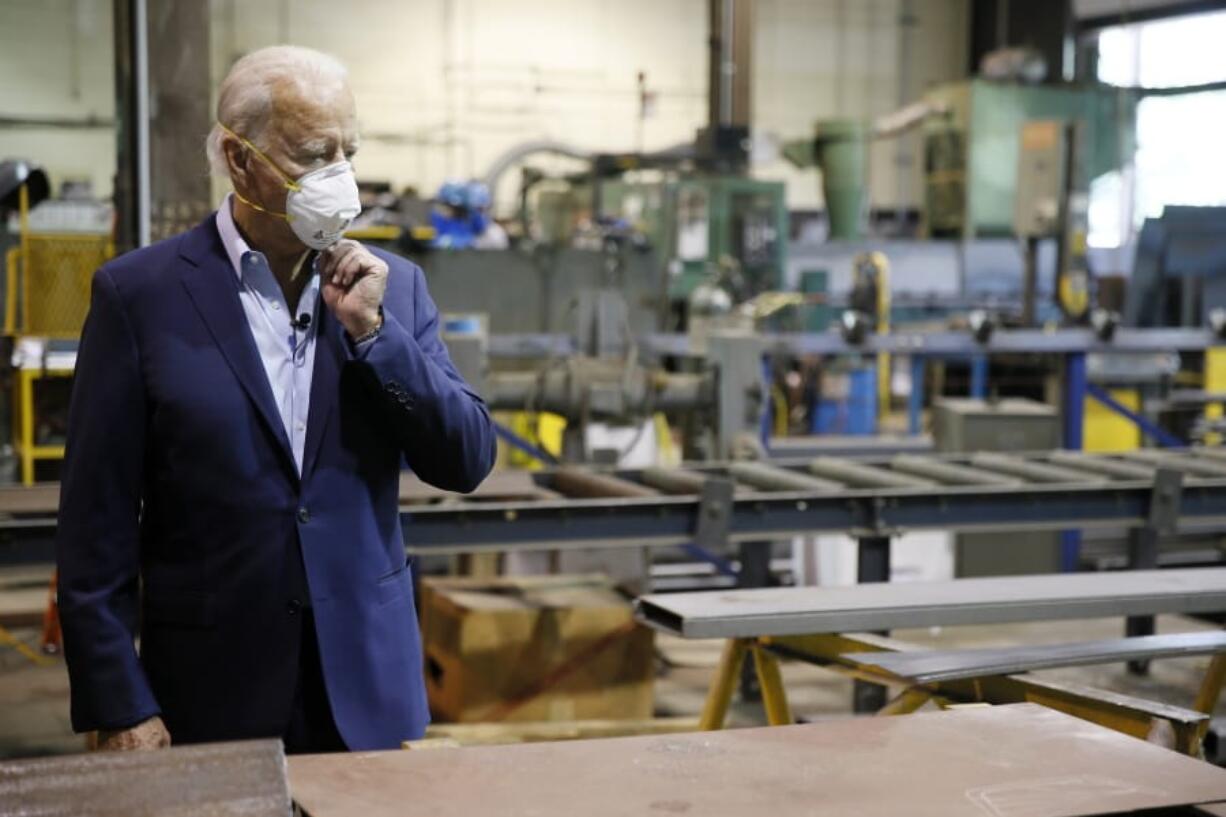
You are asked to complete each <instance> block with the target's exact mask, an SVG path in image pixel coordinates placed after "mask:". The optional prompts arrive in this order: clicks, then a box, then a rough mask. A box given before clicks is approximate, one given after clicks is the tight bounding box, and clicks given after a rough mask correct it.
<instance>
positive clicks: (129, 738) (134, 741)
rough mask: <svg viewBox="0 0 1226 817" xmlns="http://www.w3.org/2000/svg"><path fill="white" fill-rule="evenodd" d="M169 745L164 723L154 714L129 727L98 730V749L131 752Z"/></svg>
mask: <svg viewBox="0 0 1226 817" xmlns="http://www.w3.org/2000/svg"><path fill="white" fill-rule="evenodd" d="M168 746H170V733H169V732H167V731H166V724H164V723H162V719H161V718H159V717H157V716H156V715H155V716H154V717H152V718H150V719H149V720H147V721H144V722H143V723H138V724H137V725H136V726H133V727H132V728H130V729H120V730H118V731H114V732H112V731H107V730H103V731H100V732H98V747H97V748H98V751H100V752H131V751H139V750H149V749H165V748H166V747H168Z"/></svg>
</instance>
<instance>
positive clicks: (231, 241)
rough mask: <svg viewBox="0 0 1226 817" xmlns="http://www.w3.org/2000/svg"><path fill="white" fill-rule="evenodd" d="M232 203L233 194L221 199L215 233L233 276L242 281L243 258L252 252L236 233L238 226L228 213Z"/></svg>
mask: <svg viewBox="0 0 1226 817" xmlns="http://www.w3.org/2000/svg"><path fill="white" fill-rule="evenodd" d="M233 201H234V194H233V193H227V194H226V197H225V198H224V199H222V202H221V206H220V207H218V208H217V232H218V233H219V234H220V235H221V244H222V246H223V247H225V248H226V256H227V257H228V258H229V259H230V266H231V267H233V268H234V274H235V275H237V276H238V280H239V281H242V280H243V256H245V255H246V254H247V253H249V252H252V249H251V246H250V245H249V244H247V240H246V239H245V238H243V235H242V233H240V232H239V231H238V225H236V224H235V223H234V214H233V213H231V212H230V207H231V205H232V204H233Z"/></svg>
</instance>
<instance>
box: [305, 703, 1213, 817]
mask: <svg viewBox="0 0 1226 817" xmlns="http://www.w3.org/2000/svg"><path fill="white" fill-rule="evenodd" d="M289 774H290V786H291V789H292V791H293V795H294V799H295V801H296V802H297V803H298V804H299V805H300V806H301V807H302V808H303V810H304V811H306V812H307V813H308V814H310V815H311V817H339V815H346V817H348V815H353V814H359V815H362V817H392V816H393V815H395V817H400V815H403V814H408V813H415V814H417V813H419V814H429V815H432V817H458V816H459V815H464V817H482V816H483V815H497V817H528V815H532V817H571V816H572V815H575V814H583V815H586V817H613V815H617V816H618V817H621V816H622V815H627V814H644V815H646V814H661V815H669V814H687V815H703V817H743V815H746V814H761V813H768V814H770V815H772V817H801V816H802V815H803V816H804V817H845V816H846V815H852V814H854V815H856V816H857V817H897V816H898V815H901V814H905V815H908V817H985V815H997V817H1084V816H1085V815H1093V814H1111V813H1120V812H1130V811H1133V810H1139V809H1147V808H1159V807H1167V806H1177V805H1183V804H1190V803H1203V802H1212V801H1217V800H1222V799H1224V798H1226V771H1223V770H1221V769H1218V768H1215V767H1213V766H1211V765H1209V764H1207V763H1203V762H1200V761H1197V760H1193V759H1191V758H1188V757H1184V756H1181V755H1178V754H1176V753H1175V752H1171V751H1168V750H1166V749H1163V748H1161V747H1158V746H1154V745H1152V744H1149V743H1146V742H1144V741H1140V740H1136V739H1134V738H1131V737H1127V736H1125V735H1120V734H1117V733H1114V732H1111V731H1109V730H1106V729H1104V728H1102V727H1100V726H1095V725H1094V724H1091V723H1087V722H1085V721H1082V720H1078V719H1076V718H1072V717H1070V716H1068V715H1063V714H1061V713H1059V712H1054V711H1052V710H1049V709H1045V708H1043V707H1040V706H1036V705H1033V704H1020V705H1016V706H1001V707H986V708H977V709H964V710H960V711H952V712H936V713H922V714H918V715H911V716H908V717H905V718H861V719H848V720H842V721H834V722H827V723H821V724H812V725H804V726H786V727H773V728H762V729H732V730H728V731H721V732H701V733H694V734H686V735H667V736H651V737H635V738H614V739H607V740H587V741H572V742H567V743H536V744H522V745H518V746H490V747H473V748H467V749H442V750H436V751H422V752H415V751H412V750H410V751H401V752H378V753H368V754H359V755H308V756H301V757H294V758H290V762H289Z"/></svg>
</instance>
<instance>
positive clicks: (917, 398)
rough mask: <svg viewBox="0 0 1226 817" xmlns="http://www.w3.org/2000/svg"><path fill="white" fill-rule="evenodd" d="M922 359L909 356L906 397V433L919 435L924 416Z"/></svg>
mask: <svg viewBox="0 0 1226 817" xmlns="http://www.w3.org/2000/svg"><path fill="white" fill-rule="evenodd" d="M924 371H925V370H924V358H923V357H922V356H920V355H911V393H910V394H908V395H907V431H908V432H910V433H911V434H919V433H920V431H922V430H923V416H924Z"/></svg>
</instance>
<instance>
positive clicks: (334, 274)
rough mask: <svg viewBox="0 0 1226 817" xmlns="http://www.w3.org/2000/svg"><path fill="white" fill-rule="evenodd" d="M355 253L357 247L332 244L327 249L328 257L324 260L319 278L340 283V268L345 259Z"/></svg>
mask: <svg viewBox="0 0 1226 817" xmlns="http://www.w3.org/2000/svg"><path fill="white" fill-rule="evenodd" d="M356 251H357V246H356V245H355V244H351V243H343V244H334V245H333V246H331V247H329V248H328V251H327V252H328V255H327V256H326V257H325V259H324V265H323V269H322V270H321V271H320V274H321V276H322V277H323V278H324V279H325V280H331V281H333V282H335V283H340V278H339V275H340V270H341V266H342V265H343V264H344V263H345V259H347V258H349V257H350V256H352V255H353V254H354V253H355V252H356Z"/></svg>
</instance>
